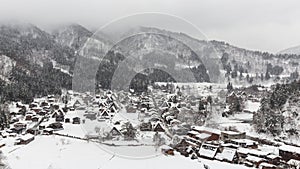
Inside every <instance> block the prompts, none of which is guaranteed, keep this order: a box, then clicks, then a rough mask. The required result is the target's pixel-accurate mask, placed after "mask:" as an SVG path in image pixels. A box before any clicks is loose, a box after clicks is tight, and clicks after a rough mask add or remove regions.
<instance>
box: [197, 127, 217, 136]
mask: <svg viewBox="0 0 300 169" xmlns="http://www.w3.org/2000/svg"><path fill="white" fill-rule="evenodd" d="M192 129H193V130H197V131H208V132H211V133H214V134H219V135H220V134H221V130H219V129H214V128H210V127H204V126H192Z"/></svg>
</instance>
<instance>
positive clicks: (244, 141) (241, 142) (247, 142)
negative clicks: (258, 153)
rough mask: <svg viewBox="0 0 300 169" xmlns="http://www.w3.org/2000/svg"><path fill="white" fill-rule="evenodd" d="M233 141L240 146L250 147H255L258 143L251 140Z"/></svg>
mask: <svg viewBox="0 0 300 169" xmlns="http://www.w3.org/2000/svg"><path fill="white" fill-rule="evenodd" d="M231 141H233V142H236V143H239V144H246V145H249V146H250V145H254V144H256V143H257V142H256V141H252V140H249V139H232V140H231Z"/></svg>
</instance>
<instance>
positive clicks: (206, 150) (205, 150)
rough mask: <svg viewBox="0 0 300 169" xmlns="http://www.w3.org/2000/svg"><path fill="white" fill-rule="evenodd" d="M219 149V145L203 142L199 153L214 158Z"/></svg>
mask: <svg viewBox="0 0 300 169" xmlns="http://www.w3.org/2000/svg"><path fill="white" fill-rule="evenodd" d="M217 150H218V146H215V145H210V144H202V146H201V148H200V150H199V154H200V155H201V156H205V157H208V158H214V157H215V155H216V153H217Z"/></svg>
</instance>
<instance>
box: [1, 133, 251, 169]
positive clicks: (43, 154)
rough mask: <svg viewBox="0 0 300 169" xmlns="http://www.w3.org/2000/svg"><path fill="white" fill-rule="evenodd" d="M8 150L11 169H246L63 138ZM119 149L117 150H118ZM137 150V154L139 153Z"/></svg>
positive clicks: (39, 139)
mask: <svg viewBox="0 0 300 169" xmlns="http://www.w3.org/2000/svg"><path fill="white" fill-rule="evenodd" d="M11 148H12V147H11V146H5V147H4V148H3V149H2V150H3V152H4V154H5V155H6V161H7V163H8V164H9V166H10V167H11V168H12V169H24V168H30V169H70V168H72V169H82V168H88V169H99V168H101V169H120V168H130V169H140V168H145V169H153V168H155V169H160V168H166V167H172V168H173V169H182V168H189V169H203V168H204V164H206V165H208V166H209V168H210V169H220V168H222V169H244V168H245V169H246V168H247V167H245V166H241V165H233V164H229V163H225V162H219V161H215V160H206V159H201V158H200V159H199V160H191V159H190V158H186V157H183V156H181V155H178V154H176V155H175V156H165V155H162V154H160V153H157V155H156V156H152V157H149V158H131V157H129V158H126V157H120V156H118V154H114V153H109V152H107V151H105V150H104V149H103V148H102V147H101V146H100V147H99V145H97V144H96V143H92V142H87V141H82V140H76V139H70V138H64V137H60V136H36V137H35V140H34V141H33V142H31V143H30V144H28V145H25V146H18V147H17V148H16V147H15V148H14V149H13V150H11ZM117 148H118V147H116V149H117ZM138 149H140V148H137V149H136V151H139V150H138Z"/></svg>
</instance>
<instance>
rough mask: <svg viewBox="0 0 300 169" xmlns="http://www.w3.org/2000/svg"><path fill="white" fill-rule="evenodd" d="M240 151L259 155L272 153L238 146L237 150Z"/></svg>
mask: <svg viewBox="0 0 300 169" xmlns="http://www.w3.org/2000/svg"><path fill="white" fill-rule="evenodd" d="M237 152H238V153H243V154H252V155H257V156H267V155H269V154H270V153H269V152H266V151H260V150H256V149H249V148H242V147H240V148H238V150H237Z"/></svg>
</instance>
